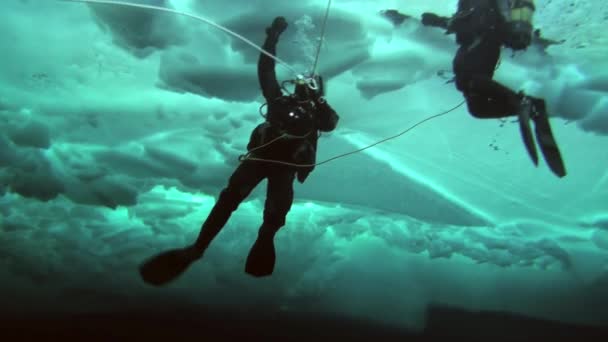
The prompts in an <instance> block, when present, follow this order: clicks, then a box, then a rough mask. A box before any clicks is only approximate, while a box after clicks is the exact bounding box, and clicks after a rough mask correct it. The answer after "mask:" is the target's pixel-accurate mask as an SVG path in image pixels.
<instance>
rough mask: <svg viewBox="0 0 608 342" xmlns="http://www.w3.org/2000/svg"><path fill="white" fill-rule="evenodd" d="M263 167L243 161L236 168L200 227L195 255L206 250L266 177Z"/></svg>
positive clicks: (195, 245) (262, 165) (260, 164)
mask: <svg viewBox="0 0 608 342" xmlns="http://www.w3.org/2000/svg"><path fill="white" fill-rule="evenodd" d="M265 167H266V166H265V165H264V164H262V163H258V162H252V161H245V162H243V163H241V164H240V165H239V166H238V167H237V169H236V170H235V171H234V173H233V174H232V176H231V177H230V179H229V181H228V185H227V186H226V188H224V189H223V190H222V192H221V193H220V195H219V198H218V200H217V202H216V203H215V205H214V206H213V208H212V209H211V212H210V213H209V216H207V219H206V220H205V222H204V223H203V225H202V227H201V230H200V232H199V235H198V238H197V240H196V243H195V244H194V249H195V250H196V252H197V253H199V254H202V253H203V252H204V251H205V249H207V247H208V246H209V244H210V243H211V241H212V240H213V238H215V236H216V235H217V234H218V233H219V232H220V230H221V229H222V228H223V227H224V225H226V222H228V219H229V218H230V216H231V215H232V213H233V212H234V211H235V210H236V209H237V208H238V206H239V205H240V204H241V202H242V201H243V200H244V199H245V198H247V196H249V194H250V193H251V191H252V190H253V189H254V188H255V187H256V186H257V185H258V184H259V183H260V182H261V181H262V180H263V179H264V178H265V177H266V172H265Z"/></svg>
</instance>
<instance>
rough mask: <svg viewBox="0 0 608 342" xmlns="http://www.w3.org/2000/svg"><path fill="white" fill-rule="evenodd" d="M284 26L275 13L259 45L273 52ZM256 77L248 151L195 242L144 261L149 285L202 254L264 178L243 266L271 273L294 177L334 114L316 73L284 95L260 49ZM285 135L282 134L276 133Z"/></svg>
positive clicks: (332, 124) (301, 174)
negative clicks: (260, 101)
mask: <svg viewBox="0 0 608 342" xmlns="http://www.w3.org/2000/svg"><path fill="white" fill-rule="evenodd" d="M287 26H288V25H287V22H286V21H285V18H283V17H277V18H275V19H274V21H273V22H272V25H271V26H270V27H268V28H267V29H266V40H265V42H264V45H263V49H264V50H266V51H267V52H269V53H270V54H272V55H276V45H277V43H278V39H279V36H280V35H281V33H282V32H283V31H284V30H285V29H286V28H287ZM258 78H259V82H260V86H261V88H262V93H263V95H264V98H265V99H266V103H267V105H268V110H267V114H266V120H265V122H264V123H262V124H260V125H258V126H257V127H256V128H255V129H254V131H253V132H252V134H251V137H250V141H249V143H248V145H247V149H248V155H247V156H246V157H245V158H243V159H242V160H241V164H240V165H239V166H238V167H237V169H236V170H235V171H234V173H233V174H232V176H231V177H230V179H229V181H228V185H227V186H226V187H225V188H224V189H223V190H222V191H221V193H220V195H219V198H218V200H217V202H216V203H215V205H214V207H213V209H212V210H211V213H210V214H209V216H208V217H207V219H206V220H205V222H204V223H203V225H202V227H201V230H200V233H199V235H198V238H197V240H196V242H195V243H194V244H193V245H191V246H189V247H186V248H182V249H176V250H171V251H168V252H164V253H161V254H160V255H158V256H156V257H154V258H151V259H150V260H148V261H147V262H145V263H144V264H143V265H142V267H141V268H140V273H141V275H142V277H143V279H144V280H145V281H146V282H148V283H151V284H154V285H162V284H164V283H167V282H169V281H171V280H173V279H174V278H176V277H177V276H178V275H179V274H181V273H182V272H183V271H185V269H186V268H187V267H188V266H189V264H190V263H192V262H193V261H195V260H197V259H199V258H201V257H202V255H203V253H204V252H205V250H206V249H207V247H208V246H209V244H210V243H211V241H212V240H213V239H214V238H215V236H216V235H217V234H218V233H219V232H220V230H221V229H222V228H223V227H224V225H225V224H226V223H227V221H228V219H229V218H230V216H231V214H232V213H233V212H234V211H235V210H236V209H237V207H238V206H239V204H240V203H241V202H242V201H243V200H244V199H245V198H246V197H247V196H248V195H249V194H250V193H251V191H252V190H253V189H254V188H255V187H256V186H257V185H258V184H259V183H260V182H261V181H262V180H264V179H267V180H268V183H267V194H266V201H265V205H264V214H263V217H264V219H263V223H262V225H261V227H260V228H259V232H258V237H257V240H256V241H255V243H254V244H253V246H252V248H251V250H250V252H249V256H248V257H247V263H246V266H245V271H246V272H247V273H248V274H250V275H252V276H256V277H262V276H268V275H271V274H272V272H273V270H274V265H275V250H274V236H275V234H276V233H277V231H278V230H279V229H280V228H281V227H283V226H284V225H285V217H286V216H287V214H288V212H289V210H290V209H291V205H292V202H293V196H294V193H293V182H294V180H295V179H296V177H297V179H298V181H299V182H301V183H304V181H305V180H306V178H307V177H308V175H309V174H310V172H312V170H313V168H314V166H312V165H314V163H315V159H316V147H317V140H318V136H319V135H318V134H319V131H322V132H329V131H332V130H334V129H335V128H336V126H337V123H338V120H339V116H338V115H337V113H336V112H335V111H334V109H332V107H331V106H330V105H329V104H328V103H327V102H326V101H325V98H324V96H323V90H322V79H320V78H317V80H318V81H319V84H318V86H317V87H314V86H312V87H311V84H310V83H307V82H306V81H304V80H302V79H300V80H299V81H293V82H292V83H295V84H296V85H295V90H294V94H292V95H284V94H283V92H282V91H281V89H282V87H281V86H280V85H279V83H278V81H277V78H276V73H275V61H274V60H273V59H272V58H270V57H268V56H267V55H265V54H263V53H262V54H260V58H259V61H258ZM309 81H310V80H309ZM284 134H287V137H284V138H279V137H281V136H283V135H284ZM277 138H278V140H276V141H275V142H274V143H270V142H271V141H272V140H274V139H277ZM269 143H270V144H269ZM265 144H268V146H265ZM251 158H256V159H265V160H274V161H281V162H287V163H293V164H299V165H311V166H309V167H295V166H290V165H284V164H279V163H273V162H268V161H260V160H248V159H251Z"/></svg>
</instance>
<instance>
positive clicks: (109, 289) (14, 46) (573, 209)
mask: <svg viewBox="0 0 608 342" xmlns="http://www.w3.org/2000/svg"><path fill="white" fill-rule="evenodd" d="M138 2H139V3H146V4H152V5H158V6H166V7H171V8H175V9H178V10H183V11H187V12H190V13H196V14H199V15H202V16H204V17H206V18H209V19H211V20H213V21H216V22H218V23H220V24H222V25H225V26H226V27H228V28H230V29H232V30H234V31H236V32H238V33H240V34H242V35H243V36H245V37H247V38H248V39H251V40H252V41H253V42H255V43H256V44H261V43H262V41H263V31H264V28H265V27H266V26H267V25H268V24H269V23H270V22H271V21H272V19H273V18H274V17H275V16H276V15H283V16H285V17H286V18H287V19H288V22H289V23H290V26H289V28H288V30H287V31H286V32H285V34H284V35H283V37H282V38H281V41H280V43H279V46H278V56H279V57H280V58H282V59H283V60H285V61H287V62H288V63H289V64H291V65H292V66H294V67H296V68H297V69H301V70H304V69H305V68H306V67H307V66H308V65H309V63H310V55H309V54H310V47H311V42H314V41H315V39H316V37H317V36H318V34H319V31H320V26H321V21H322V17H323V13H324V10H325V6H326V3H325V2H324V1H319V0H315V1H312V0H310V1H304V0H302V1H298V2H297V3H298V4H297V5H296V2H291V1H271V0H257V1H251V0H233V1H230V2H226V1H202V0H201V1H195V0H190V1H186V0H184V1H181V0H172V1H170V0H148V1H138ZM571 2H572V1H561V0H560V1H558V0H553V1H538V3H539V6H538V7H539V8H538V10H537V15H536V26H538V27H539V28H541V29H542V32H543V35H545V36H547V37H549V38H553V39H556V40H559V39H565V40H566V42H565V43H564V44H563V45H557V46H552V47H550V48H549V49H548V51H547V52H548V55H542V54H540V53H539V52H538V51H537V50H535V49H530V50H529V51H528V52H526V53H524V54H518V55H516V56H515V57H513V56H512V54H511V52H510V51H508V50H505V51H504V52H503V57H502V60H501V64H500V68H499V69H498V71H497V73H496V77H495V78H496V79H497V80H499V81H502V82H504V83H505V84H507V85H509V86H510V87H512V88H514V89H523V90H526V91H527V92H528V93H530V94H533V95H537V96H541V97H544V98H546V99H547V103H548V106H549V110H550V115H551V121H552V125H553V130H554V133H555V135H556V138H557V140H558V143H559V144H560V147H561V149H562V153H563V156H564V159H565V162H566V166H567V169H568V175H567V177H565V178H563V179H558V178H557V177H555V176H553V175H552V174H551V173H550V171H549V170H548V169H547V167H546V165H545V164H544V163H542V162H541V164H540V165H539V167H534V165H533V164H532V163H531V162H530V160H529V158H528V156H527V155H526V153H525V150H524V148H523V145H522V143H521V140H520V135H519V131H518V126H517V123H516V122H515V121H514V120H512V119H510V120H506V121H505V122H502V121H499V120H478V119H475V118H473V117H472V116H470V115H469V114H468V113H467V112H466V106H461V107H459V108H458V109H457V110H456V111H453V112H451V113H449V114H447V115H445V116H443V117H440V118H437V119H434V120H432V121H430V122H426V123H424V124H422V125H420V126H418V127H417V128H416V129H414V130H412V131H411V132H409V133H407V134H405V135H403V136H401V137H399V138H397V139H393V140H391V141H388V142H386V143H383V144H381V145H378V146H375V147H373V148H371V149H368V150H365V151H364V152H361V153H358V154H354V155H350V156H347V157H344V158H342V159H338V160H335V161H333V162H331V163H327V164H324V165H322V166H319V167H318V168H317V169H316V170H315V171H314V173H313V174H312V175H311V177H310V178H309V179H308V180H307V182H306V183H305V184H303V185H301V184H299V183H296V185H295V187H296V188H295V193H296V200H295V204H294V206H293V209H292V211H291V212H290V213H289V215H288V217H287V225H286V226H285V227H284V228H283V229H282V230H281V232H280V233H279V234H278V236H277V255H278V263H277V267H276V269H275V274H274V275H273V276H272V277H271V278H267V279H254V278H251V277H249V276H247V275H246V274H244V272H243V268H244V260H245V257H246V255H247V253H248V250H249V247H250V245H251V243H252V242H253V240H254V239H255V236H256V233H257V228H258V226H259V224H260V223H261V219H262V217H261V210H262V208H263V203H264V195H265V191H264V190H265V183H262V184H261V185H260V186H259V187H258V188H257V190H256V191H255V192H254V193H253V194H252V195H251V196H250V197H249V198H248V199H247V200H246V201H245V202H244V203H243V204H242V205H241V206H240V207H239V209H238V211H237V212H236V213H235V214H234V216H233V217H232V219H231V220H230V222H229V224H228V225H227V226H226V228H225V229H224V230H223V231H222V233H221V234H220V235H219V236H218V238H217V239H216V240H215V241H214V244H212V246H211V248H210V249H209V251H208V253H206V255H205V258H204V260H203V261H201V262H199V263H197V264H195V265H194V266H193V267H192V269H190V270H189V272H188V273H187V274H185V275H184V276H183V277H182V278H180V279H179V280H178V281H177V282H176V283H174V284H172V285H171V286H169V287H167V288H164V289H162V290H158V289H151V288H149V287H148V286H145V285H144V284H142V283H141V281H140V280H139V278H138V275H137V272H136V270H137V265H138V263H139V262H141V261H142V259H144V258H146V257H148V256H150V255H151V254H153V253H155V252H157V251H160V250H163V249H166V248H172V247H177V246H181V245H184V244H187V243H189V242H191V241H193V239H194V238H195V237H196V234H197V233H198V229H199V227H200V224H201V223H202V222H203V220H204V219H205V217H206V215H207V214H208V212H209V210H210V208H211V206H212V205H213V203H214V201H215V199H216V198H217V195H218V194H219V191H220V190H221V189H222V188H223V187H224V186H225V184H226V182H227V179H228V177H229V176H230V174H231V172H232V170H233V169H234V168H235V167H236V165H237V164H238V160H237V157H238V156H239V155H240V154H242V153H243V151H244V150H245V145H246V143H247V139H248V137H249V133H250V131H251V130H252V129H253V128H254V127H255V126H256V125H257V124H258V123H259V122H260V121H261V120H262V119H261V117H260V115H259V112H258V109H259V107H260V105H261V104H262V103H263V99H262V97H261V94H260V90H259V88H258V83H257V78H256V66H255V63H256V61H257V57H258V52H257V51H256V50H255V49H253V48H252V47H250V46H248V45H246V44H244V43H242V42H241V41H239V40H236V39H235V38H233V37H231V36H229V35H227V34H225V33H223V32H221V31H220V30H217V29H215V28H213V27H211V26H209V25H206V24H204V23H201V22H198V21H195V20H193V19H190V18H187V17H184V16H176V15H171V14H166V13H165V14H159V13H156V12H150V11H144V10H132V9H127V8H125V7H112V6H104V5H94V6H89V5H85V4H82V3H70V2H59V1H33V0H30V1H27V0H21V1H17V0H9V1H4V2H3V3H2V5H1V6H2V11H1V13H2V14H0V16H1V17H2V20H0V32H2V35H1V36H0V42H1V44H0V52H1V55H2V63H0V77H1V78H0V127H1V131H0V180H1V183H0V196H1V197H0V215H1V216H0V225H1V230H0V263H1V264H2V267H1V268H0V274H1V279H2V282H0V288H1V289H2V292H1V293H2V295H1V296H2V299H1V300H0V301H1V302H3V307H4V309H5V310H15V311H24V310H25V311H29V310H44V309H48V308H51V307H53V308H54V309H53V310H60V309H58V308H59V307H61V310H67V311H73V310H78V311H87V310H89V311H90V310H101V309H103V308H109V309H111V308H119V307H121V306H124V305H127V304H128V303H131V302H138V301H144V300H146V298H155V300H157V301H158V300H160V299H159V298H182V299H183V300H187V301H189V302H192V303H201V304H209V303H211V304H213V305H218V306H222V307H224V308H226V307H234V308H235V310H237V309H238V310H241V311H242V310H248V309H247V308H248V307H251V308H253V307H257V306H259V305H264V306H266V307H268V308H270V309H271V310H276V311H277V312H281V311H284V310H296V311H321V312H337V313H342V314H349V315H354V316H358V317H369V318H372V319H376V320H382V321H386V322H397V323H400V324H404V325H406V326H410V327H418V328H419V327H422V326H424V313H425V308H426V306H427V305H428V304H429V303H434V302H439V303H444V304H449V305H454V306H457V307H462V308H465V309H472V310H477V309H488V310H506V311H510V312H515V313H521V314H526V315H532V316H536V317H543V318H549V319H558V320H563V321H567V322H578V323H591V324H606V323H608V292H607V291H606V288H607V286H608V207H607V204H606V203H608V171H607V170H608V169H607V166H608V149H607V148H606V147H607V146H608V144H607V143H608V137H607V135H608V96H607V92H608V71H607V69H606V61H605V60H604V56H605V55H606V52H607V50H608V49H607V47H608V44H607V43H608V42H607V41H606V40H607V38H606V36H602V34H601V32H602V31H604V29H603V26H605V24H606V17H607V16H608V4H607V3H606V2H605V1H600V0H596V1H591V0H589V1H576V6H570V3H571ZM455 5H456V1H455V0H449V1H446V0H416V1H407V2H406V1H366V0H357V1H354V0H351V1H348V0H336V1H333V5H332V8H331V12H330V17H329V21H328V24H327V35H326V44H325V45H324V48H323V50H322V52H321V59H320V62H319V67H320V71H321V73H322V74H323V75H324V77H325V79H326V85H327V98H328V100H329V101H330V103H331V104H332V105H333V106H334V108H335V109H336V110H337V111H338V113H339V115H340V116H341V121H340V123H339V127H338V128H337V129H336V130H335V131H334V132H332V133H330V134H326V135H324V136H323V137H322V138H321V140H320V146H319V153H318V160H320V161H322V160H325V159H327V158H330V157H333V156H335V155H338V154H342V153H345V152H349V151H352V150H355V149H358V148H361V147H364V146H366V145H368V144H370V143H373V142H375V141H378V140H380V139H382V138H385V137H388V136H392V135H395V134H397V133H399V132H401V131H403V130H405V129H407V128H408V127H410V126H412V125H414V124H415V123H416V122H418V121H420V120H422V119H424V118H426V117H428V116H431V115H434V114H438V113H440V112H443V111H445V110H448V109H450V108H452V107H454V106H456V105H458V104H459V103H461V102H462V100H463V98H462V96H461V94H460V93H458V92H457V91H456V89H455V88H454V86H453V84H451V83H449V84H446V80H445V79H444V78H441V77H439V76H438V75H437V74H438V72H439V71H440V70H448V71H449V70H451V58H452V56H453V54H454V53H455V50H456V45H455V44H454V41H453V36H446V35H444V34H443V32H441V31H439V30H436V29H432V28H421V27H419V25H418V24H416V23H415V22H414V21H407V22H406V23H405V24H404V25H403V26H401V27H398V28H395V27H393V25H392V24H391V23H390V22H389V21H387V20H386V19H385V18H382V17H381V16H380V15H378V12H379V11H380V10H383V9H389V8H395V9H398V10H400V11H401V12H403V13H407V14H410V15H413V16H415V17H419V16H420V14H421V13H423V12H425V11H434V12H436V13H439V14H442V15H450V14H451V13H453V11H454V9H455ZM306 16H308V19H310V20H311V21H307V17H306ZM311 25H313V27H311ZM277 71H278V74H279V77H280V78H281V79H286V78H288V77H290V74H289V72H288V71H287V69H286V68H283V67H281V66H278V67H277ZM448 75H449V74H448ZM4 303H11V304H9V305H5V304H4ZM261 303H262V304H261Z"/></svg>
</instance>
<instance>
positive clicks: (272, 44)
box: [258, 17, 287, 102]
mask: <svg viewBox="0 0 608 342" xmlns="http://www.w3.org/2000/svg"><path fill="white" fill-rule="evenodd" d="M286 28H287V21H286V20H285V18H283V17H276V18H275V19H274V20H273V22H272V25H271V26H270V27H268V28H266V40H265V41H264V45H263V46H262V48H263V49H264V50H266V51H267V52H269V53H270V54H272V55H276V50H277V43H278V41H279V36H280V35H281V33H283V31H285V29H286ZM258 79H259V81H260V87H261V88H262V93H263V94H264V97H265V98H266V101H267V102H271V101H273V100H274V99H276V98H277V97H279V96H281V95H282V94H281V87H280V86H279V82H278V81H277V75H276V72H275V61H274V59H272V58H270V57H268V56H267V55H265V54H263V53H261V54H260V59H259V60H258Z"/></svg>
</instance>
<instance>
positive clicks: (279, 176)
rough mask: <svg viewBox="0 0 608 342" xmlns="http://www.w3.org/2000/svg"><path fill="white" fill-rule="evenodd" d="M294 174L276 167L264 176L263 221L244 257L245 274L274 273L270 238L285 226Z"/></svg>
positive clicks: (257, 275)
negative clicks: (245, 257) (267, 175)
mask: <svg viewBox="0 0 608 342" xmlns="http://www.w3.org/2000/svg"><path fill="white" fill-rule="evenodd" d="M294 179H295V172H294V171H293V170H290V169H289V168H286V167H283V166H280V167H277V168H275V169H274V170H273V173H272V174H271V175H270V176H269V177H268V189H267V195H266V203H265V206H264V222H263V223H262V226H261V227H260V229H259V231H258V237H257V240H256V241H255V243H254V244H253V246H252V247H251V250H250V251H249V256H248V257H247V263H246V265H245V272H247V273H249V274H250V275H252V276H255V277H263V276H269V275H271V274H272V272H273V270H274V264H275V259H276V256H275V250H274V236H275V234H276V233H277V231H278V230H279V229H280V228H281V227H283V226H284V225H285V217H286V216H287V214H288V213H289V210H290V209H291V205H292V203H293V182H294Z"/></svg>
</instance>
